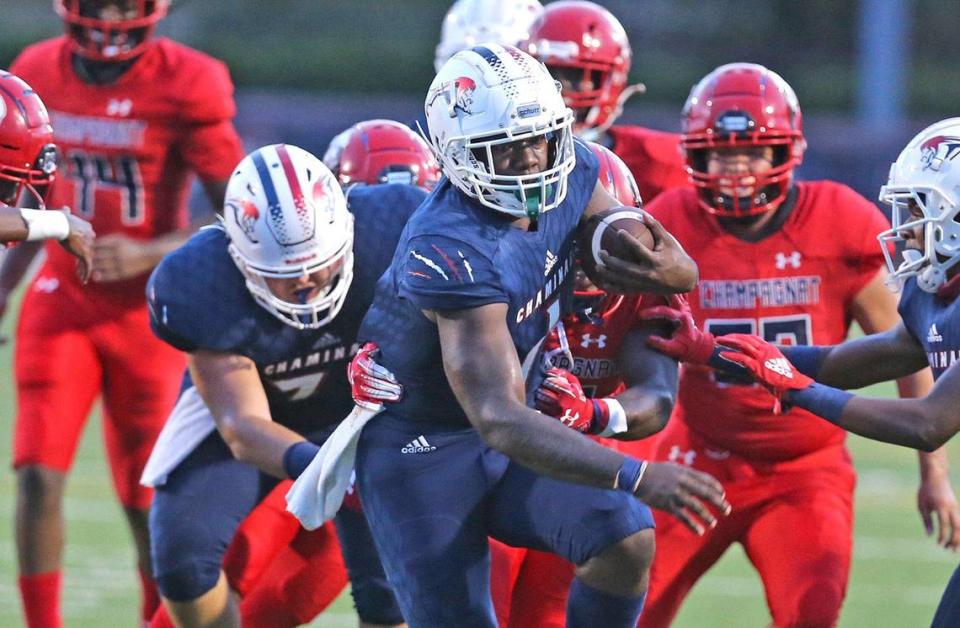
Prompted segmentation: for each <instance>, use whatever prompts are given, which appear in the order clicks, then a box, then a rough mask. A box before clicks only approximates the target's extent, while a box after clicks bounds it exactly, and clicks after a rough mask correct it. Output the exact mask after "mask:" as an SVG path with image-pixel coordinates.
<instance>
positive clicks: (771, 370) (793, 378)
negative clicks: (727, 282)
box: [717, 334, 813, 414]
mask: <svg viewBox="0 0 960 628" xmlns="http://www.w3.org/2000/svg"><path fill="white" fill-rule="evenodd" d="M717 344H720V345H722V346H724V347H730V348H731V349H734V351H723V352H721V353H720V357H721V358H723V359H725V360H729V361H731V362H736V363H737V364H739V365H740V366H742V367H743V368H745V369H746V370H747V371H748V372H749V373H750V375H752V376H753V378H754V379H755V380H757V383H758V384H760V385H761V386H763V387H764V388H766V389H767V390H769V391H770V392H771V394H773V396H774V397H775V398H776V402H775V403H774V406H773V413H774V414H781V413H782V412H783V404H782V399H783V395H784V394H785V393H786V392H787V391H788V390H803V389H804V388H807V387H809V386H810V385H811V384H813V380H812V379H810V378H809V377H807V376H806V375H804V374H803V373H801V372H800V371H798V370H797V369H796V367H794V366H793V365H792V364H790V360H788V359H787V358H786V357H784V355H783V353H781V352H780V349H778V348H777V347H776V346H775V345H772V344H770V343H769V342H767V341H765V340H764V339H763V338H760V337H759V336H754V335H751V334H727V335H726V336H720V337H719V338H717Z"/></svg>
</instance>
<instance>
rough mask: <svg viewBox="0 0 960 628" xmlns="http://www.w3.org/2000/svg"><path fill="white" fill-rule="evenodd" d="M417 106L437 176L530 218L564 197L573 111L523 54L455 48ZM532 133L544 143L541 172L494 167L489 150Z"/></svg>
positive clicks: (493, 47)
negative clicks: (440, 172)
mask: <svg viewBox="0 0 960 628" xmlns="http://www.w3.org/2000/svg"><path fill="white" fill-rule="evenodd" d="M424 109H425V111H426V116H427V127H428V130H429V137H427V141H428V142H429V143H430V145H431V146H432V147H433V150H434V152H435V153H436V156H437V161H439V162H440V166H441V169H442V170H443V174H445V175H446V176H447V178H449V179H450V182H451V183H453V184H454V185H455V186H457V188H459V189H460V190H461V191H462V192H463V193H464V194H466V195H467V196H470V197H472V198H475V199H477V200H478V201H480V203H482V204H483V205H485V206H487V207H490V208H492V209H495V210H497V211H501V212H504V213H507V214H510V215H511V216H515V217H529V218H532V219H535V218H536V217H537V216H538V215H539V214H540V213H541V212H545V211H547V210H549V209H552V208H554V207H556V206H557V205H559V204H560V203H561V202H562V201H563V199H564V197H565V196H566V194H567V176H568V175H569V174H570V172H571V171H572V170H573V167H574V165H575V157H574V150H573V132H572V125H573V112H572V111H571V110H570V109H569V108H568V107H567V106H566V105H565V104H564V102H563V98H562V97H561V96H560V84H559V83H557V82H556V81H555V80H554V79H553V78H552V77H551V76H550V73H549V72H548V71H547V68H546V67H545V66H544V65H543V64H542V63H540V62H539V61H537V60H536V59H534V58H533V57H531V56H530V55H528V54H527V53H525V52H521V51H520V50H518V49H516V48H514V47H513V46H505V45H500V44H494V43H487V44H481V45H478V46H475V47H473V48H471V49H469V50H463V51H461V52H458V53H457V54H455V55H454V56H453V57H452V58H451V59H450V60H449V61H448V62H447V63H446V64H445V65H444V66H443V67H442V68H441V69H440V72H438V73H437V76H436V78H435V79H433V83H432V84H431V85H430V90H429V92H427V100H426V102H425V103H424ZM539 136H545V137H546V138H547V140H548V141H549V163H548V166H547V168H546V170H544V171H543V172H538V173H535V174H528V175H510V174H502V173H498V172H496V168H495V166H494V159H493V153H492V151H491V147H493V146H496V145H498V144H507V143H510V142H517V141H523V140H528V139H530V138H534V137H539Z"/></svg>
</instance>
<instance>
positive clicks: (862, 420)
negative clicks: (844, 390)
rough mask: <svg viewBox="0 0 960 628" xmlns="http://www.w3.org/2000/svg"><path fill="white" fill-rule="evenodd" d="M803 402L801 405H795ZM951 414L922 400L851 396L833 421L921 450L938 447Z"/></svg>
mask: <svg viewBox="0 0 960 628" xmlns="http://www.w3.org/2000/svg"><path fill="white" fill-rule="evenodd" d="M798 405H801V406H802V405H803V404H798ZM950 415H951V413H950V412H949V411H944V409H943V408H942V407H940V404H936V403H933V402H931V401H930V399H929V398H923V399H875V398H869V397H853V398H852V399H850V401H849V402H848V403H847V404H846V406H845V407H844V409H843V412H842V413H841V414H840V416H839V418H837V419H836V420H835V421H833V422H834V423H836V425H838V426H840V427H842V428H843V429H845V430H847V431H848V432H853V433H854V434H859V435H860V436H863V437H866V438H870V439H872V440H879V441H883V442H886V443H893V444H894V445H902V446H904V447H910V448H913V449H920V450H923V451H934V450H936V449H939V448H940V447H941V446H942V445H943V443H944V442H946V441H947V440H948V439H949V437H950V436H951V435H952V434H953V433H954V432H955V431H956V428H955V427H953V424H954V423H955V422H956V419H955V418H954V419H951V416H950Z"/></svg>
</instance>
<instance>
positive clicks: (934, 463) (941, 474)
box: [917, 447, 950, 481]
mask: <svg viewBox="0 0 960 628" xmlns="http://www.w3.org/2000/svg"><path fill="white" fill-rule="evenodd" d="M917 454H918V461H919V466H920V479H921V481H926V480H929V479H933V478H946V479H947V480H949V479H950V460H949V459H948V458H947V448H946V447H940V448H939V449H936V450H934V451H918V452H917Z"/></svg>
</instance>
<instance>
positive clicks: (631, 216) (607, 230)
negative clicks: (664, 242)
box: [577, 205, 654, 279]
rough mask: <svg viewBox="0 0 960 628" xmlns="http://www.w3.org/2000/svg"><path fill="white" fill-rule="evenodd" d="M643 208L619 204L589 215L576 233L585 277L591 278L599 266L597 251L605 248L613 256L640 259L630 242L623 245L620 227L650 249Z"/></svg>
mask: <svg viewBox="0 0 960 628" xmlns="http://www.w3.org/2000/svg"><path fill="white" fill-rule="evenodd" d="M645 215H646V214H645V213H644V212H643V210H641V209H638V208H636V207H627V206H625V205H621V206H619V207H612V208H610V209H607V210H604V211H602V212H599V213H597V214H594V215H593V216H591V217H590V218H589V219H587V221H586V222H585V223H584V224H583V226H582V227H580V230H579V232H578V233H577V247H578V249H579V250H578V258H579V259H580V265H581V266H582V267H583V270H584V272H585V273H587V276H588V277H590V278H591V279H593V278H594V271H595V270H596V268H597V266H602V265H603V263H602V262H601V261H600V251H601V250H603V251H606V252H607V253H609V254H610V255H612V256H614V257H620V258H624V259H628V260H634V261H637V262H639V261H640V260H637V259H636V258H635V256H634V255H633V251H632V250H631V249H630V248H629V245H627V244H625V243H624V242H623V241H622V240H621V239H620V236H619V235H617V234H618V232H619V231H620V230H621V229H623V230H624V231H626V232H627V233H629V234H630V235H632V236H633V237H635V238H637V239H638V240H640V242H642V243H643V245H644V246H646V247H647V248H653V245H654V241H653V233H652V232H651V231H650V229H648V228H647V225H646V224H644V222H643V221H644V216H645Z"/></svg>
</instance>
